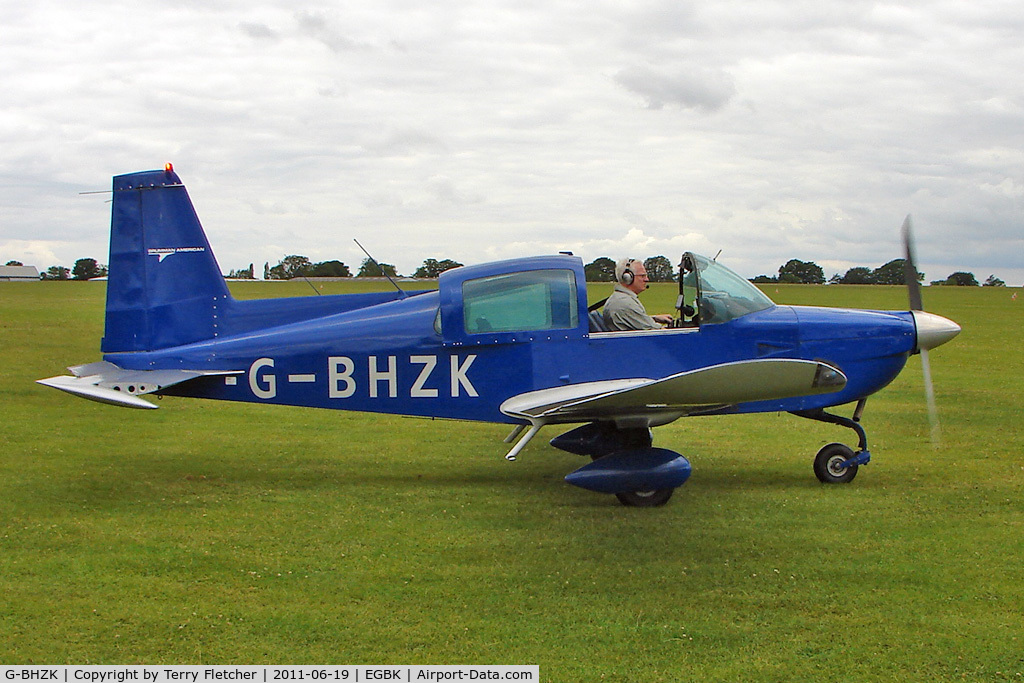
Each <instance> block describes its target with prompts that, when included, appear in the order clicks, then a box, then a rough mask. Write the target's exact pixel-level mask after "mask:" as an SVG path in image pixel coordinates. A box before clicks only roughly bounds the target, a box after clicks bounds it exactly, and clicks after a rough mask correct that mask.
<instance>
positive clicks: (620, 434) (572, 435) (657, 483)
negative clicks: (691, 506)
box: [551, 422, 690, 507]
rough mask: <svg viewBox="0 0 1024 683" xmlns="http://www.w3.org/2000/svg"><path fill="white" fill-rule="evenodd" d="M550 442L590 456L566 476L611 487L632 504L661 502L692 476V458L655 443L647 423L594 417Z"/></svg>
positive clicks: (594, 487) (605, 489) (591, 486)
mask: <svg viewBox="0 0 1024 683" xmlns="http://www.w3.org/2000/svg"><path fill="white" fill-rule="evenodd" d="M551 445H552V446H554V447H555V448H559V449H561V450H563V451H568V452H570V453H575V454H577V455H585V456H590V458H591V460H592V462H591V463H589V464H587V465H584V466H583V467H581V468H579V469H578V470H576V471H575V472H572V473H570V474H569V475H567V476H566V477H565V480H566V482H568V483H570V484H573V485H574V486H579V487H581V488H585V489H587V490H590V491H597V492H599V493H612V494H614V495H615V497H616V498H618V499H619V502H620V503H622V504H623V505H626V506H629V507H657V506H660V505H664V504H665V503H667V502H668V500H669V498H671V497H672V493H673V492H674V491H675V490H676V488H677V487H678V486H680V485H682V484H683V482H685V481H686V480H687V478H688V477H689V476H690V463H689V461H687V460H686V458H684V457H683V456H681V455H679V454H678V453H676V452H675V451H670V450H668V449H667V448H654V447H653V446H652V445H651V430H650V429H649V428H648V427H635V428H632V427H631V428H621V429H620V428H618V427H616V426H615V424H614V423H611V422H592V423H590V424H587V425H583V426H582V427H577V428H576V429H573V430H572V431H569V432H566V433H565V434H561V435H559V436H556V437H555V438H554V439H552V440H551Z"/></svg>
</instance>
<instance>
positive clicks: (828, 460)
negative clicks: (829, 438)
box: [814, 443, 857, 484]
mask: <svg viewBox="0 0 1024 683" xmlns="http://www.w3.org/2000/svg"><path fill="white" fill-rule="evenodd" d="M853 457H854V456H853V449H852V448H850V447H849V446H847V445H846V444H842V443H830V444H829V445H827V446H825V447H824V448H822V449H821V450H820V451H818V454H817V455H816V456H814V476H816V477H817V478H818V481H820V482H821V483H822V484H848V483H850V482H851V481H853V478H854V477H856V476H857V465H856V464H850V461H852V460H853Z"/></svg>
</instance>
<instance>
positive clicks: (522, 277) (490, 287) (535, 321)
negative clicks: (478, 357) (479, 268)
mask: <svg viewBox="0 0 1024 683" xmlns="http://www.w3.org/2000/svg"><path fill="white" fill-rule="evenodd" d="M462 304H463V322H464V324H465V328H466V333H467V334H486V333H488V332H520V331H527V330H559V329H570V328H574V327H576V326H577V325H578V324H579V311H578V310H577V306H578V304H577V300H576V274H575V273H574V272H573V271H571V270H530V271H525V272H522V273H509V274H505V275H495V276H492V277H483V278H478V279H476V280H467V281H466V282H464V283H463V284H462Z"/></svg>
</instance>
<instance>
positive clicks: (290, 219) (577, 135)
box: [0, 0, 1024, 286]
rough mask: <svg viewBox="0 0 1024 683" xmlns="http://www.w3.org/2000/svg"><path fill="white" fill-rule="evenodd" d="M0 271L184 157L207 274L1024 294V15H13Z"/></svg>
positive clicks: (1010, 7)
mask: <svg viewBox="0 0 1024 683" xmlns="http://www.w3.org/2000/svg"><path fill="white" fill-rule="evenodd" d="M0 10H2V16H3V22H2V24H0V262H6V261H7V260H9V259H17V260H21V261H24V262H25V263H29V264H32V265H36V266H38V267H39V268H40V269H45V268H46V267H47V266H50V265H54V264H62V265H66V266H71V265H73V264H74V261H75V260H76V259H78V258H82V257H93V258H96V259H97V260H98V261H100V262H101V263H105V262H106V259H107V238H108V230H109V220H110V219H109V211H110V205H109V204H108V203H105V202H106V199H107V197H106V196H104V195H95V194H87V195H81V194H79V193H81V192H86V191H92V190H104V189H109V187H110V178H111V176H113V175H116V174H120V173H127V172H131V171H139V170H147V169H153V168H162V167H163V165H164V163H165V162H167V161H170V162H173V163H174V167H175V170H177V171H178V173H179V175H180V176H181V177H182V179H183V181H184V182H185V184H186V185H187V186H188V188H189V192H190V195H191V197H192V201H193V203H194V204H195V206H196V209H197V211H198V212H199V215H200V218H201V219H202V220H203V224H204V226H205V228H206V231H207V234H208V236H209V238H210V242H211V243H212V245H213V247H214V250H215V252H216V254H217V257H218V261H219V262H220V265H221V267H222V269H223V270H225V271H227V270H229V269H232V268H242V267H246V266H248V264H249V263H256V264H257V269H256V270H257V272H261V271H262V264H263V263H264V262H270V264H271V265H274V264H276V263H277V262H278V261H280V260H281V259H282V258H283V257H284V256H285V255H287V254H301V255H305V256H308V257H309V258H310V259H311V260H313V261H322V260H329V259H335V258H337V259H340V260H342V261H345V262H346V263H348V264H349V265H353V266H354V265H358V263H359V262H360V260H361V258H362V255H361V252H359V251H358V248H357V247H356V246H355V244H353V242H352V240H353V238H356V239H359V241H360V242H362V243H363V244H364V245H365V246H366V247H367V248H369V249H370V250H371V251H372V252H373V253H374V255H375V256H376V257H377V258H378V259H379V260H382V261H387V262H390V263H394V264H396V265H397V266H398V269H399V271H400V272H403V273H410V272H412V271H413V270H415V268H416V267H417V266H418V265H419V264H420V263H421V262H422V261H423V259H425V258H428V257H433V258H438V259H442V258H453V259H456V260H458V261H461V262H463V263H476V262H480V261H485V260H490V259H494V258H506V257H514V256H521V255H529V254H537V253H549V252H554V251H560V250H571V251H573V252H575V253H576V254H577V255H579V256H582V257H583V259H584V260H585V261H591V260H593V259H594V258H596V257H598V256H610V257H612V258H617V257H619V256H637V257H641V258H643V257H646V256H652V255H656V254H664V255H667V256H668V257H669V258H670V259H672V260H673V262H675V261H676V260H677V259H678V257H679V255H680V253H682V252H683V251H686V250H692V251H697V252H699V253H705V254H708V255H712V256H713V255H714V254H715V253H717V252H718V251H719V250H722V256H721V257H720V260H722V262H724V263H725V264H726V265H729V266H731V267H732V268H734V269H735V270H737V271H738V272H740V273H741V274H743V275H746V276H748V277H749V276H754V275H757V274H760V273H769V274H772V273H775V272H776V271H777V269H778V267H779V266H780V265H781V264H782V263H784V262H785V261H786V260H788V259H790V258H799V259H802V260H813V261H815V262H817V263H818V264H819V265H821V266H822V267H823V268H824V269H825V273H826V277H827V276H830V275H831V274H833V273H835V272H839V273H843V272H845V271H846V269H847V268H849V267H852V266H858V265H864V266H870V267H877V266H878V265H881V264H882V263H885V262H886V261H889V260H890V259H892V258H898V257H899V256H900V255H901V247H900V245H899V226H900V224H901V223H902V221H903V218H904V216H905V215H907V214H908V213H911V214H913V216H914V221H915V230H916V234H917V241H918V256H919V260H920V261H921V269H922V270H924V271H925V272H926V275H927V277H928V279H929V280H931V279H939V278H944V277H946V276H947V275H949V274H950V273H951V272H953V271H956V270H969V271H972V272H974V273H975V274H976V275H977V276H978V278H979V280H983V279H984V278H985V277H987V276H988V275H989V274H996V275H997V276H999V277H1001V278H1003V279H1004V280H1006V281H1007V283H1008V284H1011V285H1017V286H1019V285H1021V284H1024V210H1022V209H1024V4H1022V3H1020V2H1019V1H1017V0H972V2H964V1H963V0H952V1H945V2H931V1H927V0H923V1H915V2H890V3H876V2H862V1H857V0H832V1H831V2H819V1H818V0H814V1H810V0H757V1H756V2H746V1H732V0H715V1H714V2H711V1H697V2H686V1H685V0H654V1H649V2H648V1H644V0H630V1H624V2H606V1H602V0H586V1H582V0H581V1H579V2H560V1H558V0H516V1H515V2H510V1H504V2H503V1H499V0H482V1H477V2H457V1H451V2H443V3H436V4H435V3H429V2H426V3H425V2H421V1H415V2H414V1H412V0H393V1H387V0H384V1H381V2H366V0H352V1H346V0H332V1H330V2H322V1H319V0H307V1H305V2H270V1H261V0H244V1H242V0H238V1H235V0H223V1H219V0H179V1H178V2H174V3H145V4H139V3H136V2H72V1H71V0H33V2H21V1H15V0H0Z"/></svg>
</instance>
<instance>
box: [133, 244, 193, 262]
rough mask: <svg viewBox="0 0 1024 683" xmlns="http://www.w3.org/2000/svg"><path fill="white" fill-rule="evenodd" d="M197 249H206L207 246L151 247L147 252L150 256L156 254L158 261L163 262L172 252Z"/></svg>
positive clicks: (179, 252)
mask: <svg viewBox="0 0 1024 683" xmlns="http://www.w3.org/2000/svg"><path fill="white" fill-rule="evenodd" d="M196 251H206V247H170V248H167V249H149V250H147V251H146V254H147V255H149V256H156V257H157V263H161V262H163V260H164V259H165V258H167V257H168V256H170V255H171V254H181V253H188V252H196Z"/></svg>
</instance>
